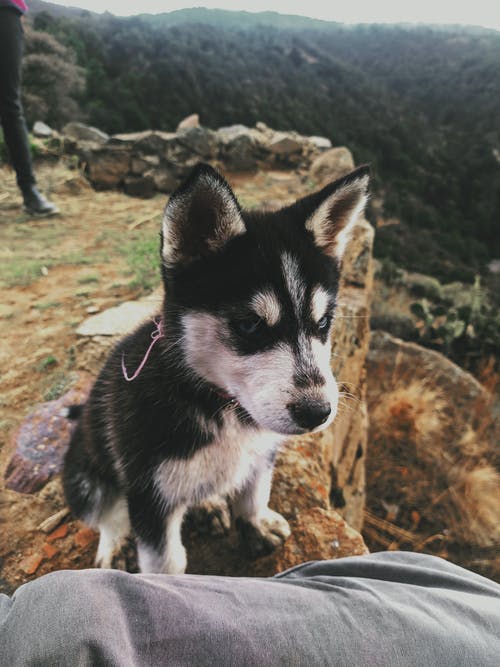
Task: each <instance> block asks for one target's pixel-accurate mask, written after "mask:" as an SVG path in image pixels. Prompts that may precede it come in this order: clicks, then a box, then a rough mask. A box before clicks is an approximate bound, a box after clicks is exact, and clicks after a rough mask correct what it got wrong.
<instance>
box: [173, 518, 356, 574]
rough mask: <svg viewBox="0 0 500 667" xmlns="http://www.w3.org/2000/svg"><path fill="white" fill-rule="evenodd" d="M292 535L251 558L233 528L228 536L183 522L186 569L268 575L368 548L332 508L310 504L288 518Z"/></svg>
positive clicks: (193, 571) (217, 572)
mask: <svg viewBox="0 0 500 667" xmlns="http://www.w3.org/2000/svg"><path fill="white" fill-rule="evenodd" d="M290 528H291V531H292V532H291V535H290V537H289V538H288V539H287V540H286V542H285V543H284V544H283V545H282V546H281V547H280V548H278V549H277V550H276V551H275V552H273V553H272V554H270V555H269V556H264V557H261V558H258V559H257V560H255V559H250V558H249V557H248V555H247V554H246V552H245V550H244V548H242V545H241V543H240V539H239V535H238V533H237V531H236V530H234V529H233V530H231V532H230V534H229V535H228V536H224V537H213V536H210V535H203V536H200V535H199V533H196V531H195V530H194V529H192V528H190V527H189V525H187V526H186V525H185V526H184V530H183V538H184V542H185V544H186V545H187V552H188V570H187V571H188V572H189V573H193V574H219V575H226V576H243V575H244V576H254V577H255V576H257V577H271V576H273V575H274V574H277V573H278V572H283V570H286V569H288V568H290V567H294V566H295V565H299V564H300V563H304V562H306V561H310V560H326V559H331V558H343V557H345V556H362V555H364V554H366V553H368V548H367V547H366V544H365V543H364V541H363V538H362V537H361V535H360V534H359V533H358V532H357V531H356V530H354V529H353V528H352V527H351V526H349V525H348V524H347V522H346V521H345V520H344V519H343V518H342V517H341V516H340V515H339V514H338V513H337V512H335V511H334V510H332V509H324V508H321V507H313V508H311V509H307V510H302V511H300V510H298V511H297V512H296V513H295V515H294V518H293V519H291V520H290Z"/></svg>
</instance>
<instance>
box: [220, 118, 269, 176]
mask: <svg viewBox="0 0 500 667" xmlns="http://www.w3.org/2000/svg"><path fill="white" fill-rule="evenodd" d="M217 141H218V143H219V157H220V160H221V161H222V162H223V164H224V166H225V167H226V168H227V169H228V170H229V171H237V172H238V171H241V172H245V171H254V170H255V169H257V166H258V163H259V160H260V159H261V158H262V157H263V155H264V154H265V149H264V143H265V142H264V140H263V138H262V135H261V133H260V132H258V131H257V130H253V129H250V128H248V127H246V126H245V125H231V126H229V127H221V128H220V129H219V130H217Z"/></svg>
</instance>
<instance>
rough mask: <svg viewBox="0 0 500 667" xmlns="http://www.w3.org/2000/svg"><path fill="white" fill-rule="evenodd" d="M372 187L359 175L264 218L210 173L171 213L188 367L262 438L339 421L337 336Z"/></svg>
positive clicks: (170, 250) (169, 263)
mask: <svg viewBox="0 0 500 667" xmlns="http://www.w3.org/2000/svg"><path fill="white" fill-rule="evenodd" d="M367 186H368V174H367V170H366V169H365V168H361V169H360V170H357V171H355V172H353V173H352V174H350V175H349V176H347V177H345V178H344V179H341V180H340V181H337V182H336V183H333V184H331V185H329V186H327V187H326V188H324V189H323V190H322V191H320V192H318V193H316V194H315V195H312V196H309V197H306V198H305V199H302V200H299V201H298V202H297V203H296V204H294V205H292V206H289V207H287V208H285V209H282V210H281V211H276V212H273V213H269V214H266V215H263V214H262V215H258V214H257V215H256V214H250V213H245V212H243V211H241V209H240V207H239V204H238V202H237V201H236V198H235V196H234V194H233V192H232V191H231V189H230V188H229V186H228V185H227V183H226V182H225V181H224V180H223V179H222V177H221V176H220V175H219V174H218V173H217V172H215V171H214V170H213V169H211V168H210V167H208V166H201V167H199V168H198V170H197V171H195V172H194V174H193V176H192V177H191V179H190V180H189V181H188V182H187V183H186V185H185V186H184V188H183V189H182V190H181V191H178V193H176V195H174V196H173V197H172V199H171V200H170V201H169V203H168V205H167V207H166V210H165V214H164V217H163V227H162V239H163V243H162V258H163V273H164V279H165V283H166V290H167V299H168V298H169V295H170V298H171V300H172V302H173V303H172V304H171V305H172V306H173V307H174V308H177V309H178V312H179V313H181V315H180V322H181V328H182V339H183V344H182V349H183V354H184V361H185V363H186V364H187V366H188V367H189V368H190V369H191V370H192V371H193V373H194V374H196V375H197V376H199V377H201V378H202V379H203V380H206V381H207V382H209V383H211V384H213V385H215V386H216V387H218V388H220V389H221V390H222V391H223V392H225V393H227V394H228V395H230V396H233V397H234V398H235V399H236V400H237V401H238V402H239V403H240V405H241V406H242V407H243V408H244V409H245V410H246V411H247V412H248V414H249V415H250V416H251V417H252V419H253V421H254V422H256V424H257V425H258V426H259V427H261V428H264V429H268V430H271V431H275V432H278V433H281V434H295V433H304V432H306V431H316V430H320V429H322V428H325V427H326V426H328V425H329V424H330V423H331V422H332V421H333V419H334V418H335V415H336V411H337V403H338V389H337V383H336V381H335V379H334V377H333V375H332V372H331V369H330V348H331V344H330V334H331V327H332V321H333V317H334V310H335V300H336V295H337V290H338V281H339V275H340V265H341V260H342V255H343V252H344V249H345V247H346V244H347V242H348V239H349V235H350V232H351V230H352V227H353V225H354V223H355V221H356V220H357V218H358V216H359V214H360V213H361V211H362V210H363V207H364V205H365V203H366V200H367ZM169 303H170V301H169Z"/></svg>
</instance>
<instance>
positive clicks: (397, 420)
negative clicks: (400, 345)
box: [368, 378, 500, 549]
mask: <svg viewBox="0 0 500 667" xmlns="http://www.w3.org/2000/svg"><path fill="white" fill-rule="evenodd" d="M381 399H382V400H381ZM452 400H453V399H452V397H448V396H446V395H444V393H443V392H442V391H440V390H439V389H438V388H436V387H434V386H433V383H432V379H431V378H428V379H426V380H413V381H410V382H409V383H408V384H407V385H406V386H405V385H404V384H403V382H398V380H396V381H395V382H394V383H393V384H392V386H391V390H390V391H388V392H386V393H385V394H383V395H381V394H379V395H378V401H377V403H374V402H372V404H371V405H370V428H371V440H372V442H371V444H370V448H369V459H368V480H369V496H370V497H369V501H368V506H369V507H370V508H372V509H373V510H375V511H376V512H377V514H378V515H379V516H384V508H387V507H388V506H391V507H394V506H395V507H397V508H398V511H397V520H396V523H397V525H398V526H401V527H404V528H410V529H412V530H415V529H418V540H417V539H416V540H415V541H414V542H413V543H412V544H411V545H409V546H411V547H412V548H418V549H420V547H422V545H423V546H426V545H427V544H428V539H427V538H426V537H425V536H426V535H427V536H433V535H439V536H441V537H442V538H443V539H446V540H447V541H449V542H457V543H461V544H464V545H467V546H471V545H476V546H478V547H485V548H487V547H492V546H495V545H499V544H500V473H499V472H498V470H497V469H496V468H495V465H494V460H493V459H494V452H493V451H492V450H491V443H490V442H488V440H487V439H483V437H482V436H483V433H484V430H485V421H486V420H487V407H488V406H486V405H483V406H481V405H479V404H478V405H477V406H476V409H475V411H474V415H471V423H466V424H461V425H458V424H457V423H456V420H455V419H454V412H453V405H451V401H452ZM482 409H483V413H482V412H481V410H482ZM421 538H423V539H421ZM419 541H420V546H419V544H418V542H419Z"/></svg>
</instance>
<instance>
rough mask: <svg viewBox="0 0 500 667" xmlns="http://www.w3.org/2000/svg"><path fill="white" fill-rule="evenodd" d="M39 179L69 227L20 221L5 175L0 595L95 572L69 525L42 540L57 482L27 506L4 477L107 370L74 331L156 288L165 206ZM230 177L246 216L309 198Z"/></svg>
mask: <svg viewBox="0 0 500 667" xmlns="http://www.w3.org/2000/svg"><path fill="white" fill-rule="evenodd" d="M37 174H38V178H39V184H40V188H41V189H42V190H43V191H44V192H46V193H48V194H49V195H50V197H51V198H52V199H53V200H54V201H55V202H56V203H57V204H58V206H59V208H60V210H61V214H60V215H58V216H56V217H52V218H45V219H33V218H30V217H29V216H27V215H26V214H25V213H23V211H22V206H21V204H22V202H21V198H20V196H19V194H18V191H17V188H16V185H15V179H14V175H13V172H12V171H11V170H9V169H7V168H5V167H4V168H0V337H1V346H0V377H1V395H0V590H3V591H8V592H10V591H12V590H13V589H14V588H15V587H17V586H18V585H19V584H21V583H24V582H25V581H28V580H30V579H33V578H35V577H38V576H40V575H42V574H45V573H47V572H50V571H53V570H57V569H62V568H71V569H73V568H81V567H89V566H92V561H93V549H94V546H95V544H96V535H95V534H94V533H93V532H92V531H90V530H89V529H87V528H85V527H84V526H83V525H82V524H80V523H79V522H77V521H73V520H71V517H69V516H66V517H63V518H60V519H59V522H58V521H57V518H56V519H55V520H54V521H53V524H54V525H53V526H52V529H50V527H49V528H45V531H48V532H44V530H41V529H40V528H39V526H40V524H41V523H42V522H43V521H44V520H46V519H47V518H50V517H52V516H53V515H57V513H60V512H61V511H64V499H63V495H62V490H61V486H60V482H59V480H58V479H55V480H53V481H51V482H49V484H48V485H47V486H45V488H44V489H43V490H42V491H40V492H38V493H36V494H29V495H28V494H20V493H16V492H14V491H11V490H8V489H6V488H5V485H4V473H5V469H6V467H7V464H8V462H9V460H10V458H11V456H12V454H13V450H14V441H13V437H14V435H15V433H16V430H17V428H18V427H19V425H20V423H21V422H22V420H23V418H24V417H25V416H26V415H27V414H28V413H29V412H30V411H31V410H32V409H33V408H34V407H35V406H37V405H39V404H40V403H42V402H44V401H47V400H51V399H53V398H57V397H58V396H59V395H61V394H62V393H64V391H66V389H67V388H68V387H69V386H71V385H72V384H73V383H74V381H75V379H76V378H77V377H78V373H79V372H81V371H82V370H83V369H85V370H86V371H89V372H90V373H91V374H95V373H96V372H97V370H98V367H99V365H100V363H99V360H97V359H93V358H92V357H90V362H89V357H88V356H85V355H84V354H83V352H82V341H81V340H80V339H79V336H78V335H77V334H76V331H75V329H76V327H77V326H78V325H79V324H80V323H81V322H82V321H83V320H84V319H85V318H87V317H88V316H89V315H90V314H92V313H95V312H99V311H102V310H104V309H106V308H108V307H111V306H114V305H118V304H119V303H121V302H123V301H126V300H130V299H134V298H137V297H139V296H141V295H143V294H144V293H147V292H149V291H150V289H151V287H152V286H154V284H155V282H156V278H155V276H154V272H153V279H152V280H151V276H149V275H148V276H147V277H145V273H146V274H147V273H148V272H147V270H146V269H145V268H144V266H143V263H144V262H143V260H142V259H141V256H140V253H139V254H138V253H137V247H139V250H140V244H141V242H143V240H144V239H147V240H150V242H151V244H152V246H153V247H154V248H156V240H155V239H157V238H158V233H159V229H160V220H161V213H162V210H163V207H164V206H165V203H166V200H167V198H166V196H164V195H156V196H155V197H154V198H153V199H148V200H142V199H135V198H131V197H128V196H126V195H124V194H122V193H120V192H113V191H108V192H95V191H93V190H92V189H91V188H90V186H89V185H88V183H87V182H86V180H85V179H84V178H83V176H82V175H80V174H79V173H78V171H76V170H71V169H69V168H68V167H66V166H64V165H62V164H61V163H58V164H55V165H54V164H52V165H51V164H45V165H44V164H42V165H39V166H38V168H37ZM227 176H228V179H229V180H230V182H231V183H232V185H233V187H234V188H235V190H236V193H237V195H238V197H239V198H240V201H241V202H242V203H243V205H245V206H247V207H249V208H250V207H253V206H255V205H257V204H258V203H262V202H264V201H265V202H266V203H267V204H268V205H271V206H272V205H273V203H276V202H277V201H280V202H287V201H290V200H292V199H293V198H294V197H296V196H297V194H300V193H305V192H306V191H307V189H308V187H310V185H309V184H307V183H305V181H304V179H302V178H301V177H299V176H298V175H296V174H294V173H292V172H286V173H285V172H268V173H259V174H254V175H249V176H241V175H239V176H238V177H231V175H227ZM134 244H136V246H134ZM155 253H156V251H155ZM156 257H157V255H156V254H155V259H154V262H156ZM158 275H159V274H158ZM151 282H152V283H153V285H151ZM89 363H90V366H89ZM54 522H55V523H54Z"/></svg>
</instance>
